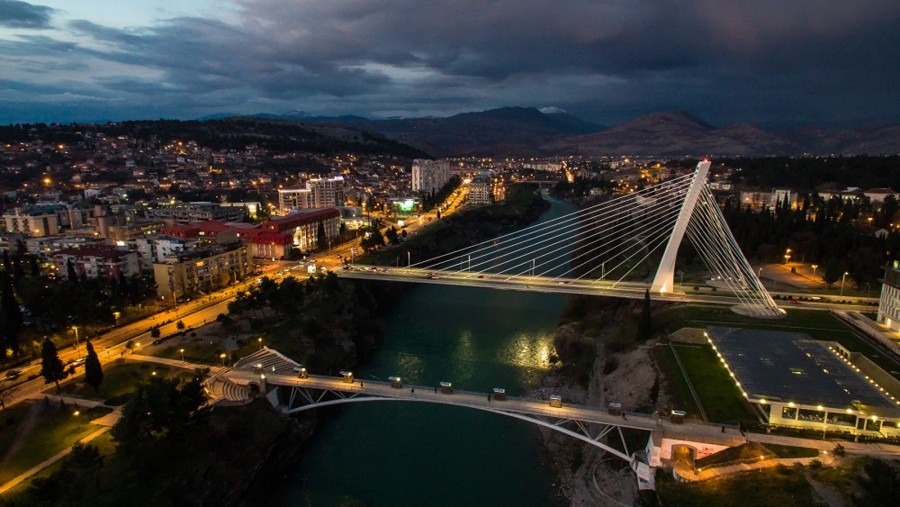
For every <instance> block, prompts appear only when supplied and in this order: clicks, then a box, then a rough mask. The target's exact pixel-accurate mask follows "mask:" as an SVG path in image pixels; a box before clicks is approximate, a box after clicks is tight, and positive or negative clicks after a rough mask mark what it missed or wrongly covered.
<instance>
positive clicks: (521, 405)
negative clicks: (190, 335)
mask: <svg viewBox="0 0 900 507" xmlns="http://www.w3.org/2000/svg"><path fill="white" fill-rule="evenodd" d="M226 376H227V378H228V379H229V380H231V381H233V382H237V383H242V384H249V383H251V382H259V381H260V374H258V373H253V372H249V371H238V370H231V371H229V372H227V374H226ZM265 382H266V383H268V384H271V385H278V386H285V387H299V388H308V389H323V390H330V391H339V392H343V393H347V394H358V395H364V396H371V397H378V398H387V399H393V400H402V401H413V402H426V403H441V404H444V405H456V406H461V407H467V408H475V409H480V410H487V411H494V412H497V411H500V412H510V413H516V414H522V415H527V416H532V417H534V416H537V417H546V418H552V419H570V420H575V421H581V422H585V423H592V424H603V425H610V426H620V427H623V428H633V429H639V430H646V431H662V432H663V434H672V435H690V436H692V437H694V438H699V439H702V440H703V441H707V442H711V443H714V442H721V443H728V444H731V445H737V444H738V443H742V442H744V441H745V440H744V437H743V435H742V434H741V433H740V431H738V430H737V429H736V428H734V427H725V429H724V432H723V430H722V428H723V426H722V425H716V424H707V423H701V422H690V421H685V422H683V423H678V424H676V423H673V422H671V421H670V420H669V419H667V418H660V419H657V418H656V417H654V416H652V415H650V414H639V413H627V414H626V415H625V416H624V417H623V416H621V415H619V416H616V415H612V414H610V413H608V412H607V411H606V410H603V409H600V408H595V407H588V406H585V405H576V404H572V403H565V402H563V406H562V407H560V408H556V407H551V406H550V405H549V402H548V401H546V400H529V399H525V398H518V397H512V396H508V397H507V398H506V400H504V401H497V400H495V399H493V398H492V401H488V399H487V394H488V393H487V392H484V393H475V392H470V391H460V390H456V389H454V392H453V394H443V393H441V392H440V389H438V390H437V392H435V389H434V387H433V386H418V385H404V386H403V387H402V388H395V387H391V385H390V383H388V382H381V381H370V380H364V381H362V382H360V381H358V380H357V381H354V382H353V383H352V384H351V383H347V382H345V381H344V379H343V378H340V377H328V376H320V375H310V376H309V377H308V378H298V377H297V376H295V375H284V374H271V375H270V374H266V375H265Z"/></svg>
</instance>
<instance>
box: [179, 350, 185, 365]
mask: <svg viewBox="0 0 900 507" xmlns="http://www.w3.org/2000/svg"><path fill="white" fill-rule="evenodd" d="M178 352H181V362H182V363H183V362H185V360H184V349H178Z"/></svg>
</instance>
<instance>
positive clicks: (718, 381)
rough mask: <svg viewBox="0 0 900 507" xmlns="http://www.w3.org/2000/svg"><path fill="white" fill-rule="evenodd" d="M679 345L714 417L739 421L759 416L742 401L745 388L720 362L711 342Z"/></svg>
mask: <svg viewBox="0 0 900 507" xmlns="http://www.w3.org/2000/svg"><path fill="white" fill-rule="evenodd" d="M676 347H677V351H678V356H679V357H681V363H682V364H683V365H684V369H685V370H686V371H687V373H688V376H689V377H690V379H691V384H693V386H694V390H696V391H697V396H699V397H700V403H701V404H702V405H703V409H704V410H706V415H707V416H708V417H709V420H710V421H712V422H719V423H731V424H735V423H737V422H739V421H743V420H756V417H755V416H754V414H753V413H752V412H750V410H749V405H747V404H746V403H743V402H742V398H743V395H742V394H741V391H740V390H739V389H738V387H737V386H736V385H735V383H734V380H733V379H732V378H731V376H730V375H729V374H728V370H726V369H725V366H723V365H722V363H721V362H719V360H718V358H717V357H716V354H715V353H714V352H713V350H712V347H710V346H709V345H703V346H697V345H692V346H677V345H676Z"/></svg>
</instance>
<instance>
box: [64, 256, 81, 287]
mask: <svg viewBox="0 0 900 507" xmlns="http://www.w3.org/2000/svg"><path fill="white" fill-rule="evenodd" d="M66 279H67V280H68V281H70V282H77V281H78V272H76V271H75V264H74V263H72V259H67V260H66Z"/></svg>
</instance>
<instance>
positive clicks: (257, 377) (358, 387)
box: [207, 347, 745, 476]
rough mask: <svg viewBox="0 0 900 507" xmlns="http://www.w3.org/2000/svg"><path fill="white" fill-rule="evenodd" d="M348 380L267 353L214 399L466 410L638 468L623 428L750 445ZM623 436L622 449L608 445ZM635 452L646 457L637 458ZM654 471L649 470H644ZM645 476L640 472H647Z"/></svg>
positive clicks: (697, 426) (493, 397) (595, 416)
mask: <svg viewBox="0 0 900 507" xmlns="http://www.w3.org/2000/svg"><path fill="white" fill-rule="evenodd" d="M344 373H345V374H344V375H343V376H340V377H334V376H326V375H310V374H308V373H307V372H306V370H305V369H304V368H302V367H301V366H300V365H298V364H297V363H296V362H294V361H292V360H291V359H289V358H287V357H285V356H284V355H282V354H280V353H278V352H277V351H275V350H272V349H269V348H268V347H263V349H262V350H260V351H258V352H256V353H254V354H251V355H250V356H248V357H246V358H244V359H242V360H240V361H239V362H238V363H236V364H235V365H234V366H233V367H232V368H229V369H224V370H221V371H219V372H217V373H216V374H215V375H213V376H212V377H210V379H208V380H207V386H208V388H209V390H210V392H211V394H212V396H214V397H220V398H226V399H231V400H233V401H240V398H245V399H246V398H247V397H250V396H252V394H253V392H254V391H256V392H259V393H260V394H262V395H264V396H265V397H266V399H267V400H268V401H269V402H270V403H271V404H272V405H273V406H275V407H277V408H279V409H280V410H281V411H282V412H283V413H285V414H295V413H298V412H303V411H306V410H311V409H315V408H320V407H327V406H333V405H342V404H347V403H364V402H396V401H405V402H412V403H437V404H442V405H452V406H457V407H460V408H465V409H474V410H481V411H485V412H491V413H494V414H498V415H502V416H506V417H512V418H515V419H519V420H522V421H526V422H529V423H532V424H536V425H538V426H542V427H545V428H549V429H551V430H553V431H557V432H559V433H562V434H565V435H567V436H570V437H572V438H576V439H578V440H581V441H583V442H586V443H588V444H591V445H593V446H595V447H599V448H601V449H603V450H604V451H606V452H608V453H609V454H612V455H614V456H617V457H619V458H621V459H623V460H625V461H626V462H628V463H629V464H631V466H632V468H634V469H635V470H637V469H638V463H637V462H638V461H639V460H641V459H642V457H641V453H640V451H642V450H643V449H640V450H635V449H632V450H629V449H628V446H627V444H626V441H625V438H624V435H623V434H622V429H623V428H628V429H636V430H643V431H647V432H654V433H656V434H658V435H678V437H679V438H680V439H681V440H694V441H698V442H706V443H714V444H717V445H720V446H731V445H739V444H740V443H743V442H745V439H744V437H743V435H742V434H741V433H740V432H739V431H738V430H737V429H736V428H730V427H729V428H726V427H724V426H721V425H712V424H706V423H700V422H690V421H683V422H673V421H672V420H670V419H668V418H659V417H657V416H654V415H651V414H640V413H632V412H628V413H611V412H610V411H609V410H607V409H603V408H598V407H591V406H587V405H579V404H575V403H571V402H568V401H566V400H553V399H545V400H539V399H528V398H521V397H513V396H505V395H503V396H501V398H504V399H498V397H497V394H499V393H495V391H494V390H493V389H492V390H485V391H482V392H476V391H467V390H460V389H458V388H456V387H455V386H453V385H450V383H449V382H448V383H446V384H445V385H442V386H424V385H413V384H407V383H404V382H403V381H402V379H399V378H396V377H392V380H391V381H388V382H385V381H376V380H366V379H362V380H360V379H356V378H354V377H353V375H352V373H349V372H344ZM612 432H616V434H617V435H618V437H619V439H620V441H621V444H622V445H621V449H620V448H616V447H612V446H610V445H609V444H608V443H606V437H607V436H608V435H610V434H611V433H612ZM635 451H638V452H637V453H636V452H635ZM643 466H646V464H643ZM639 476H640V474H639Z"/></svg>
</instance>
